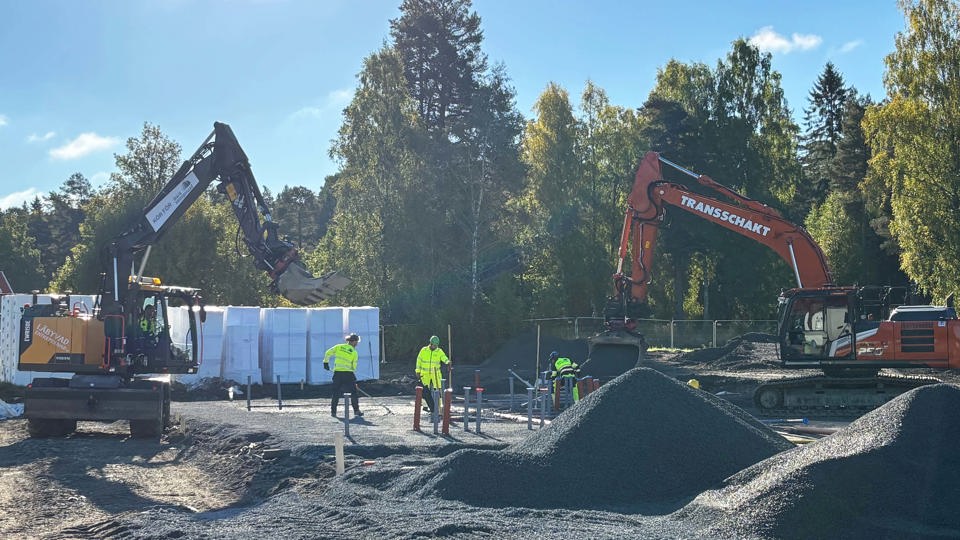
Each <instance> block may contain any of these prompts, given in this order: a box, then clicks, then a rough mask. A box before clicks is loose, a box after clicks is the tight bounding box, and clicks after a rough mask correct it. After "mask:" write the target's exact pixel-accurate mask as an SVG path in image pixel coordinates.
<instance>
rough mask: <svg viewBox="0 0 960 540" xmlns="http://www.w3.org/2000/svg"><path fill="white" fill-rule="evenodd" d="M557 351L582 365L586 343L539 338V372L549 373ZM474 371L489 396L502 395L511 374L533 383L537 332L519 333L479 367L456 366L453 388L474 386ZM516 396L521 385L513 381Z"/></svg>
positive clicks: (549, 337) (546, 336)
mask: <svg viewBox="0 0 960 540" xmlns="http://www.w3.org/2000/svg"><path fill="white" fill-rule="evenodd" d="M552 351H557V352H558V353H559V354H560V356H565V357H567V358H570V359H571V360H573V361H574V362H577V363H578V364H582V363H583V362H584V361H585V360H586V358H587V341H586V340H583V339H563V338H559V337H556V336H551V335H547V334H542V333H541V334H540V362H539V369H540V371H545V370H547V369H550V366H549V360H548V359H547V358H548V356H549V355H550V353H551V352H552ZM476 370H479V377H480V385H481V386H482V387H483V388H484V390H485V391H487V392H488V393H504V392H506V391H507V388H508V383H507V379H508V378H509V377H510V373H509V372H508V371H507V370H513V371H514V372H515V373H516V374H517V375H519V376H521V377H523V378H524V380H526V381H527V382H530V383H533V382H534V380H535V379H536V378H537V332H536V331H535V330H534V331H529V332H524V333H521V334H519V335H517V336H515V337H514V338H513V339H511V340H510V341H508V342H507V343H505V344H504V345H503V347H501V348H500V349H499V350H498V351H497V352H495V353H494V354H493V355H492V356H490V357H488V358H487V359H486V360H484V361H483V362H482V363H481V364H478V365H459V366H458V365H455V366H454V370H453V386H454V388H461V387H463V386H471V387H472V386H474V382H475V378H476ZM516 383H517V384H518V386H517V387H516V391H517V392H524V391H525V390H524V389H522V388H520V387H519V385H520V384H522V383H520V382H519V381H516Z"/></svg>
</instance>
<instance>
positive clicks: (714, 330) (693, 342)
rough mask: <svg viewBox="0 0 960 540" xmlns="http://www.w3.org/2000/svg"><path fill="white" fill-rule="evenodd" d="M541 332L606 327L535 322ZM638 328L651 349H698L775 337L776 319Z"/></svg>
mask: <svg viewBox="0 0 960 540" xmlns="http://www.w3.org/2000/svg"><path fill="white" fill-rule="evenodd" d="M531 322H532V323H533V324H534V325H536V326H539V327H540V331H541V332H544V333H546V334H549V335H553V336H557V337H560V338H563V339H585V338H588V337H590V336H591V335H593V334H596V333H597V332H598V331H600V330H601V329H602V327H603V319H602V318H600V317H557V318H550V319H532V320H531ZM637 329H638V331H639V333H641V334H643V336H644V337H645V338H646V339H647V343H649V344H650V346H651V347H660V348H670V349H698V348H703V347H719V346H721V345H723V344H724V343H726V342H727V341H729V340H730V339H732V338H734V337H736V336H741V335H743V334H748V333H753V332H757V333H764V334H775V333H776V332H777V321H774V320H750V321H747V320H668V319H638V320H637Z"/></svg>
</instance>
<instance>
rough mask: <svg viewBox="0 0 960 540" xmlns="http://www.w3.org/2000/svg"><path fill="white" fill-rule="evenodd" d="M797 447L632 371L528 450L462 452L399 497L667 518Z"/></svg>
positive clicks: (688, 392)
mask: <svg viewBox="0 0 960 540" xmlns="http://www.w3.org/2000/svg"><path fill="white" fill-rule="evenodd" d="M790 447H791V445H790V444H789V443H787V442H786V441H785V440H784V439H782V438H781V437H780V436H778V435H777V434H776V433H774V432H773V431H771V430H770V429H768V428H767V427H766V426H764V425H763V424H760V423H759V422H757V421H756V420H754V419H753V418H752V417H751V416H750V415H749V414H747V413H746V412H744V411H743V410H742V409H739V408H737V407H734V406H732V405H729V404H728V403H726V402H723V401H721V400H719V399H718V398H715V397H714V396H712V395H710V394H708V393H706V392H701V391H698V390H694V389H692V388H690V387H688V386H686V385H684V384H681V383H679V382H677V381H675V380H673V379H670V378H669V377H666V376H665V375H663V374H661V373H659V372H657V371H655V370H652V369H648V368H635V369H633V370H631V371H629V372H627V373H625V374H624V375H623V376H621V377H618V378H617V379H614V380H613V381H611V382H610V383H608V384H605V385H603V386H602V387H601V388H600V390H598V391H597V392H594V393H592V394H590V395H589V396H587V397H586V398H585V399H583V400H581V401H580V402H579V403H577V404H576V405H574V406H573V407H571V408H570V409H569V410H568V411H566V412H564V413H563V414H562V415H560V416H559V417H558V418H557V419H556V420H554V422H553V423H552V424H551V425H550V426H549V427H548V428H546V429H543V430H541V431H539V432H537V433H535V434H533V435H531V436H530V437H528V438H526V439H524V440H523V441H522V442H520V443H517V444H515V445H512V446H510V447H507V448H506V449H505V450H503V451H499V452H497V451H486V450H461V451H459V452H456V453H454V454H451V455H450V456H448V457H446V458H444V459H442V460H440V461H438V462H437V463H434V464H432V465H430V466H428V467H425V468H424V469H423V470H422V471H418V472H417V473H416V474H413V475H411V476H409V477H407V478H403V479H401V480H399V481H398V482H397V483H396V484H395V486H394V490H395V491H396V492H397V493H398V495H399V496H401V497H402V496H410V495H414V494H416V495H420V496H422V495H431V496H436V497H439V498H443V499H452V500H459V501H462V502H465V503H467V504H471V505H475V506H482V507H494V508H503V507H527V508H577V509H607V510H611V509H612V510H615V511H635V512H642V513H646V514H651V513H666V512H669V511H672V510H676V509H677V508H679V507H680V506H682V504H684V503H686V502H688V501H689V500H690V498H692V497H693V496H695V495H697V494H698V493H700V492H702V491H704V490H706V489H712V488H714V487H718V486H719V485H720V483H721V482H722V481H723V480H724V479H725V478H727V477H728V476H730V475H731V474H733V473H735V472H737V471H739V470H741V469H743V468H744V467H747V466H749V465H752V464H754V463H756V462H757V461H759V460H762V459H765V458H767V457H769V456H771V455H773V454H775V453H777V452H780V451H783V450H785V449H788V448H790Z"/></svg>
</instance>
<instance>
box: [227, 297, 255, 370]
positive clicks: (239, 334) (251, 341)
mask: <svg viewBox="0 0 960 540" xmlns="http://www.w3.org/2000/svg"><path fill="white" fill-rule="evenodd" d="M223 338H224V343H223V378H224V379H228V380H232V381H234V382H237V383H239V384H241V385H244V384H247V377H250V380H251V382H252V383H253V384H261V383H263V377H262V375H261V371H260V358H259V357H260V308H258V307H238V306H227V307H225V308H224V316H223Z"/></svg>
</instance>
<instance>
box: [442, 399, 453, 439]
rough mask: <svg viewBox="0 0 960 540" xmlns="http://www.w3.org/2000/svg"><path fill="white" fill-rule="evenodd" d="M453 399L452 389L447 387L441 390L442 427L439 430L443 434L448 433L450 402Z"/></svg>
mask: <svg viewBox="0 0 960 540" xmlns="http://www.w3.org/2000/svg"><path fill="white" fill-rule="evenodd" d="M452 401H453V390H452V389H450V388H447V389H446V390H444V391H443V427H442V428H441V431H442V432H443V434H444V435H449V434H450V403H451V402H452Z"/></svg>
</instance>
